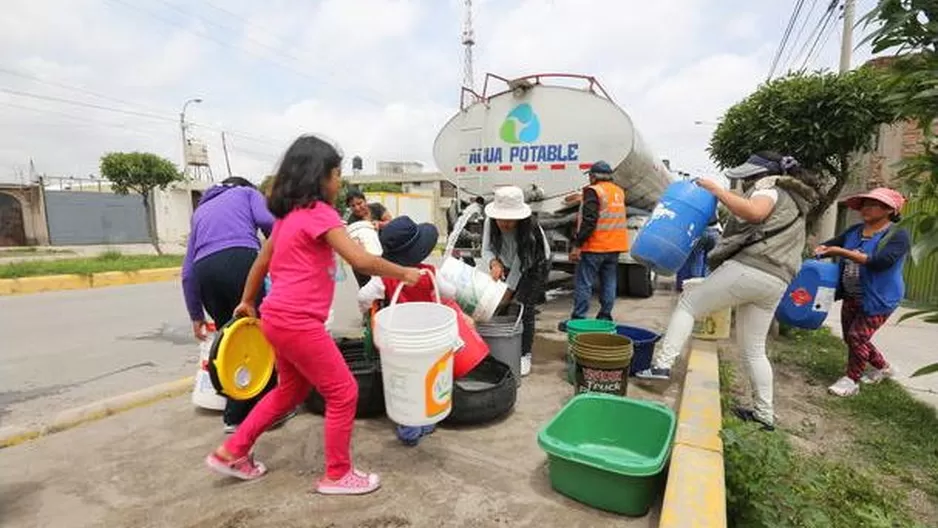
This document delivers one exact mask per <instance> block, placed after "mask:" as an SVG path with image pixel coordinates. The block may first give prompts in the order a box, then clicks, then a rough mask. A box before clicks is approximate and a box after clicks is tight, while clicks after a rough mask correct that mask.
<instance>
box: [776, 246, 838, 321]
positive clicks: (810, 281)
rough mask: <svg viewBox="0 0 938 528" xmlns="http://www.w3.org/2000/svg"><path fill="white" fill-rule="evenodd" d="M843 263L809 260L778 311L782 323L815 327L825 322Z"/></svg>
mask: <svg viewBox="0 0 938 528" xmlns="http://www.w3.org/2000/svg"><path fill="white" fill-rule="evenodd" d="M839 280H840V266H838V265H837V264H836V263H834V262H830V261H825V260H816V259H811V260H806V261H805V262H804V264H802V266H801V270H800V271H799V272H798V275H796V276H795V279H794V280H792V281H791V284H790V285H789V286H788V290H787V291H786V292H785V295H784V296H783V297H782V301H781V302H780V303H779V304H778V308H777V309H776V310H775V318H776V319H778V321H779V322H780V323H784V324H787V325H789V326H794V327H796V328H804V329H806V330H815V329H817V328H820V327H821V325H822V324H824V320H825V319H827V314H828V312H830V310H831V306H832V305H833V304H834V294H835V293H836V291H837V283H838V281H839Z"/></svg>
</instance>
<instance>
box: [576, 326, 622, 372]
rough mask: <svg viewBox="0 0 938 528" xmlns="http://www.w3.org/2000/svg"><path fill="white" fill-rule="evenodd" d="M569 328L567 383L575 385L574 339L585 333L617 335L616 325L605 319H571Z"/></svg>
mask: <svg viewBox="0 0 938 528" xmlns="http://www.w3.org/2000/svg"><path fill="white" fill-rule="evenodd" d="M566 327H567V383H571V384H572V383H573V382H574V381H575V380H574V377H575V363H574V361H573V338H574V337H576V336H577V335H578V334H583V333H600V334H614V333H616V324H615V323H614V322H612V321H607V320H605V319H570V320H569V321H567V322H566Z"/></svg>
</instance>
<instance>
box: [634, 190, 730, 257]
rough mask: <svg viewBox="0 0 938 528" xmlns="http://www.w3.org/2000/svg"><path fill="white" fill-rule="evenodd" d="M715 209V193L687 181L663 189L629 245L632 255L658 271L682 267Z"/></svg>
mask: <svg viewBox="0 0 938 528" xmlns="http://www.w3.org/2000/svg"><path fill="white" fill-rule="evenodd" d="M716 209H717V199H716V197H715V196H713V195H712V194H710V193H709V192H708V191H706V190H704V189H703V188H702V187H700V186H698V185H697V184H695V183H693V182H689V181H679V182H674V183H672V184H671V185H669V186H668V188H667V189H665V190H664V194H663V195H661V201H660V202H659V203H658V205H657V206H656V207H655V210H654V211H652V213H651V217H650V218H649V219H648V221H647V222H645V225H644V226H643V227H642V229H641V231H639V232H638V237H637V238H636V240H635V243H634V244H633V245H632V251H631V254H632V258H634V259H635V260H637V261H638V262H640V263H642V264H644V265H646V266H648V267H649V268H651V269H653V270H655V271H656V272H657V273H660V274H661V275H674V274H675V273H677V270H679V269H681V266H683V265H684V262H685V261H687V257H688V256H689V255H690V252H691V250H693V249H694V245H695V244H696V243H697V240H698V239H699V238H700V236H701V235H702V234H703V232H704V230H705V229H706V228H707V223H708V222H710V219H711V218H713V215H714V213H716Z"/></svg>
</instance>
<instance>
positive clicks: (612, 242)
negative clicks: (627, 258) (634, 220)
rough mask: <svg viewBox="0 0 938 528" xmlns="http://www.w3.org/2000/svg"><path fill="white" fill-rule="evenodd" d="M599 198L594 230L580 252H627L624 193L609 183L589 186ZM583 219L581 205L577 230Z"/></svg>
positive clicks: (581, 206)
mask: <svg viewBox="0 0 938 528" xmlns="http://www.w3.org/2000/svg"><path fill="white" fill-rule="evenodd" d="M589 188H590V189H593V190H594V191H596V196H598V197H599V220H597V222H596V229H595V230H594V231H593V234H592V235H590V237H589V238H588V239H586V242H584V243H583V246H581V247H580V250H581V251H583V252H585V253H614V252H620V253H621V252H624V251H628V250H629V232H628V226H627V225H626V215H625V191H624V190H623V189H622V187H619V186H618V185H616V184H614V183H612V182H610V181H600V182H596V184H595V185H590V186H589ZM582 218H583V203H582V202H581V203H580V215H579V217H578V218H577V230H579V227H580V226H579V224H580V222H581V221H582Z"/></svg>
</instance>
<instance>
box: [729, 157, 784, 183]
mask: <svg viewBox="0 0 938 528" xmlns="http://www.w3.org/2000/svg"><path fill="white" fill-rule="evenodd" d="M797 166H798V160H796V159H795V158H793V157H791V156H785V157H783V158H782V159H781V160H779V161H772V160H770V159H767V158H763V157H762V156H760V155H758V154H753V155H752V156H749V159H747V160H746V163H743V164H742V165H739V166H737V167H733V168H732V169H730V170H728V171H726V174H725V176H726V177H727V178H729V179H731V180H741V179H745V178H755V177H756V176H768V175H771V174H786V173H787V172H788V171H789V170H791V169H793V168H795V167H797Z"/></svg>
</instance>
